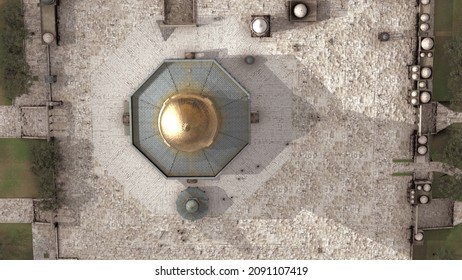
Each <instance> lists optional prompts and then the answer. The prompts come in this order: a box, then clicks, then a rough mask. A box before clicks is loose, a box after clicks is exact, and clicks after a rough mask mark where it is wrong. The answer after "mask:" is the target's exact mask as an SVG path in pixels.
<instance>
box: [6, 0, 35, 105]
mask: <svg viewBox="0 0 462 280" xmlns="http://www.w3.org/2000/svg"><path fill="white" fill-rule="evenodd" d="M21 5H22V3H21V0H1V1H0V105H11V103H12V100H13V99H14V97H16V96H19V95H21V94H23V93H24V92H26V90H27V88H28V86H29V84H30V77H29V66H28V65H27V63H26V59H25V50H24V44H23V42H24V39H25V38H26V37H27V30H26V28H25V25H24V19H23V14H22V7H21Z"/></svg>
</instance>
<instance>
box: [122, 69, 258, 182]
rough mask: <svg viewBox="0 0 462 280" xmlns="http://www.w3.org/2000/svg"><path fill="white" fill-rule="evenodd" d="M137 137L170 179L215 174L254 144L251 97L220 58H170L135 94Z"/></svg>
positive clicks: (134, 134)
mask: <svg viewBox="0 0 462 280" xmlns="http://www.w3.org/2000/svg"><path fill="white" fill-rule="evenodd" d="M131 117H132V122H131V123H132V141H133V145H134V146H135V147H136V148H138V150H140V151H141V153H143V154H144V155H145V156H146V157H147V158H148V159H149V160H150V161H151V162H152V163H153V164H154V165H155V166H156V167H157V168H158V169H159V170H160V171H161V172H162V173H163V174H164V175H165V176H167V177H214V176H216V175H218V174H219V172H220V171H221V170H222V169H223V168H224V167H225V166H226V165H227V164H228V163H229V162H230V161H231V160H232V159H233V158H234V157H235V156H236V155H237V154H238V153H239V152H240V151H241V150H242V149H243V148H244V147H245V146H247V144H248V143H249V138H250V98H249V94H248V93H247V91H246V90H245V89H244V88H242V87H241V86H240V85H239V84H238V83H237V82H236V81H235V80H234V79H233V78H232V77H231V76H230V75H229V74H228V73H227V72H226V70H225V69H223V68H222V67H221V66H220V65H219V64H218V63H217V62H216V61H215V60H166V61H164V63H163V64H162V65H161V66H160V67H159V68H158V69H157V70H156V71H155V72H154V73H153V74H152V75H151V76H150V77H149V78H148V79H147V81H146V82H145V83H144V84H143V85H141V87H140V88H139V89H138V90H137V91H136V92H135V93H134V94H133V95H132V97H131Z"/></svg>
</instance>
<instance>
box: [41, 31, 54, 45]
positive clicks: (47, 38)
mask: <svg viewBox="0 0 462 280" xmlns="http://www.w3.org/2000/svg"><path fill="white" fill-rule="evenodd" d="M42 40H43V42H45V43H46V44H51V43H52V42H53V41H54V40H55V35H53V34H51V33H49V32H47V33H44V34H43V36H42Z"/></svg>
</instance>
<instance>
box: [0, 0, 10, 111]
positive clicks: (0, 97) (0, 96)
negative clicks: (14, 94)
mask: <svg viewBox="0 0 462 280" xmlns="http://www.w3.org/2000/svg"><path fill="white" fill-rule="evenodd" d="M7 1H8V0H0V9H1V8H2V6H3V4H4V3H5V2H7ZM4 24H5V23H4V22H3V20H0V28H3V26H4ZM1 48H3V46H0V49H1ZM0 53H2V52H1V51H0ZM2 76H3V73H0V77H2ZM0 105H11V100H10V99H8V98H6V97H5V92H4V90H3V87H2V85H1V84H0Z"/></svg>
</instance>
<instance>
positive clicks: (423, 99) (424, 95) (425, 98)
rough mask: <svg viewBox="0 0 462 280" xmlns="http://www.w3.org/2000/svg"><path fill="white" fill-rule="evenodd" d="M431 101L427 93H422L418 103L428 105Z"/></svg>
mask: <svg viewBox="0 0 462 280" xmlns="http://www.w3.org/2000/svg"><path fill="white" fill-rule="evenodd" d="M431 99H432V96H431V94H430V93H429V92H428V91H424V92H422V93H421V94H420V102H422V103H428V102H430V100H431Z"/></svg>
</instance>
